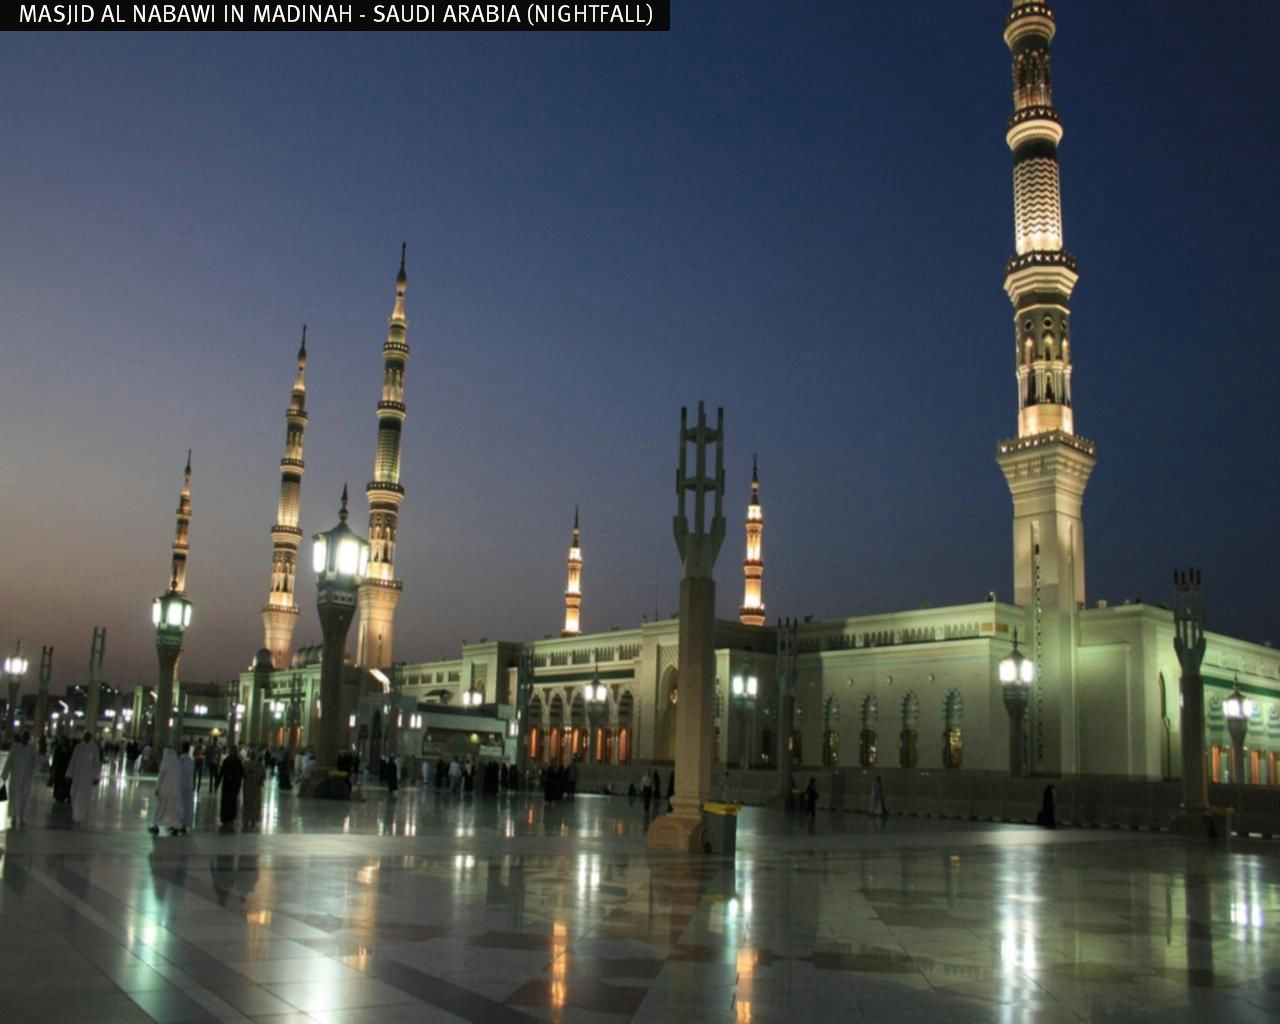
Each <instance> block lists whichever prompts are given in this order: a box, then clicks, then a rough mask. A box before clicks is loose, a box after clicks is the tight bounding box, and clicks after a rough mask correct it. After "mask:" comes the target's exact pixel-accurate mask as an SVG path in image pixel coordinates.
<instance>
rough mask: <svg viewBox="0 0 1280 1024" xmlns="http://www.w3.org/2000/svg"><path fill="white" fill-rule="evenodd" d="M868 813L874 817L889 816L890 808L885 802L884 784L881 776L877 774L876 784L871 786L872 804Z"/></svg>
mask: <svg viewBox="0 0 1280 1024" xmlns="http://www.w3.org/2000/svg"><path fill="white" fill-rule="evenodd" d="M867 813H868V814H870V815H871V817H873V818H887V817H888V816H889V809H888V808H887V807H886V806H885V802H884V785H883V784H882V783H881V782H880V776H879V775H877V776H876V781H875V784H874V785H873V786H872V787H871V806H870V808H868V810H867Z"/></svg>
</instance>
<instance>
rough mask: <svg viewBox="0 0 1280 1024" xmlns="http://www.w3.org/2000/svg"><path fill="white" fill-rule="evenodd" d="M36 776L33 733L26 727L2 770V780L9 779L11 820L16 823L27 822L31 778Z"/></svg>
mask: <svg viewBox="0 0 1280 1024" xmlns="http://www.w3.org/2000/svg"><path fill="white" fill-rule="evenodd" d="M35 776H36V748H35V745H34V744H33V743H32V742H31V733H30V732H28V731H27V730H25V729H24V730H23V731H22V737H21V738H20V739H19V740H18V742H17V743H15V744H14V745H13V747H12V749H10V751H9V760H7V761H5V763H4V769H3V770H2V771H0V781H4V780H7V781H8V784H9V821H11V822H12V823H13V824H14V825H19V826H21V825H25V824H26V823H27V803H28V802H29V801H30V799H31V780H32V779H34V778H35Z"/></svg>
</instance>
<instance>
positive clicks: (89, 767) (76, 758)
mask: <svg viewBox="0 0 1280 1024" xmlns="http://www.w3.org/2000/svg"><path fill="white" fill-rule="evenodd" d="M101 776H102V755H101V754H100V753H98V744H97V741H96V740H94V738H93V733H91V732H86V733H85V734H84V739H83V740H81V741H80V742H79V743H77V744H76V749H75V753H73V754H72V755H71V765H70V767H68V768H67V777H68V778H69V779H71V821H72V823H73V824H75V825H83V824H84V823H85V820H86V819H87V818H88V817H89V801H90V800H91V799H93V788H94V787H95V786H96V785H97V784H98V779H99V778H100V777H101Z"/></svg>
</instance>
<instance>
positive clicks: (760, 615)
mask: <svg viewBox="0 0 1280 1024" xmlns="http://www.w3.org/2000/svg"><path fill="white" fill-rule="evenodd" d="M763 540H764V510H763V509H761V507H760V472H759V462H758V460H757V457H756V456H755V455H752V456H751V501H750V502H749V503H748V505H747V557H746V558H745V559H743V562H742V575H743V577H744V579H743V590H742V607H741V608H740V609H739V610H738V621H739V622H741V623H742V624H743V625H744V626H763V625H764V547H763Z"/></svg>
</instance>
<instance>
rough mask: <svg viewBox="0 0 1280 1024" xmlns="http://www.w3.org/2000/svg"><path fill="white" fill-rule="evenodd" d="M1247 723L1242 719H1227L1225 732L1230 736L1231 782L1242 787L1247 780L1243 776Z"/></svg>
mask: <svg viewBox="0 0 1280 1024" xmlns="http://www.w3.org/2000/svg"><path fill="white" fill-rule="evenodd" d="M1248 729H1249V723H1248V721H1247V720H1246V719H1244V718H1228V719H1227V732H1228V733H1230V734H1231V782H1232V784H1233V785H1236V786H1243V785H1244V784H1245V783H1246V782H1247V781H1248V780H1247V779H1246V778H1245V776H1244V738H1245V735H1246V734H1247V732H1248Z"/></svg>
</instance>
